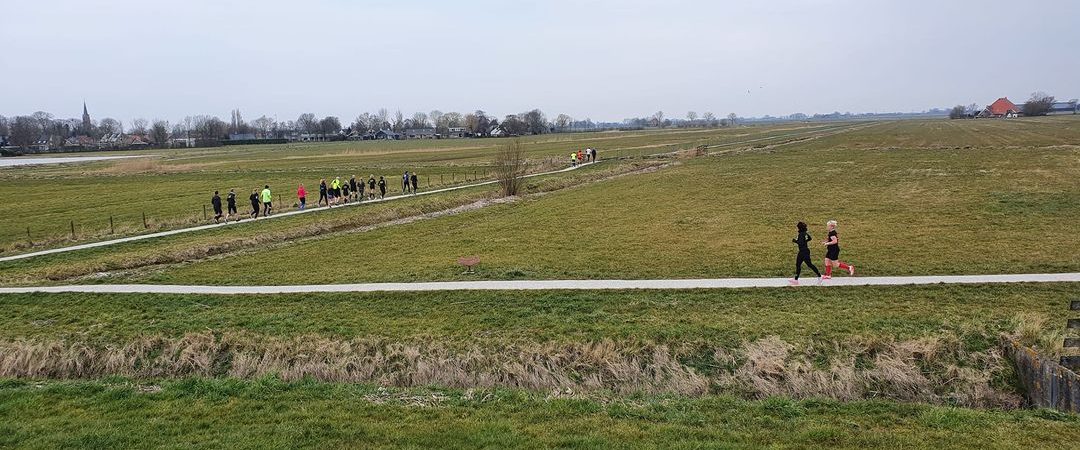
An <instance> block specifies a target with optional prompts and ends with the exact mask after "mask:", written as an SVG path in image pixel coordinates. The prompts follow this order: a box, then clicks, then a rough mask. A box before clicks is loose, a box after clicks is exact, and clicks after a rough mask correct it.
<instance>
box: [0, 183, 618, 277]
mask: <svg viewBox="0 0 1080 450" xmlns="http://www.w3.org/2000/svg"><path fill="white" fill-rule="evenodd" d="M593 164H597V163H583V164H578V165H577V166H576V167H567V168H565V169H560V170H553V171H550V172H543V173H534V174H531V175H525V177H524V178H533V177H542V176H545V175H555V174H559V173H564V172H569V171H571V170H577V169H580V168H582V167H585V166H590V165H593ZM498 182H499V181H498V180H491V181H482V182H479V183H472V184H463V185H460V186H453V187H448V188H442V189H433V190H430V191H424V192H420V193H417V194H402V195H393V196H389V197H386V198H381V199H377V200H365V201H363V202H357V203H346V204H344V205H338V206H334V207H333V208H331V207H328V206H322V207H311V208H307V209H304V210H295V211H288V212H283V213H278V214H273V215H271V216H269V217H259V218H257V219H244V220H241V221H239V222H228V223H211V224H207V225H199V226H195V227H190V228H177V229H175V230H169V231H159V232H157V233H148V234H140V235H136V236H129V237H125V238H119V239H110V240H108V241H98V242H89V243H86V244H80V245H72V246H70V247H60V248H53V249H49V250H41V251H37V252H30V253H22V254H18V255H11V256H4V257H0V262H5V261H15V260H19V259H26V258H33V257H35V256H44V255H51V254H55V253H64V252H73V251H76V250H85V249H88V248H98V247H107V246H110V245H116V244H122V243H125V242H135V241H142V240H146V239H155V238H160V237H165V236H172V235H174V234H181V233H190V232H193V231H202V230H211V229H214V228H218V227H228V226H235V225H239V224H245V223H251V222H254V221H260V220H273V219H277V218H281V217H289V216H295V215H298V214H310V213H314V212H317V211H325V210H328V209H338V208H349V207H354V206H361V205H370V204H373V203H384V202H389V201H394V200H402V199H406V198H413V197H419V196H424V195H432V194H439V193H443V192H450V191H459V190H462V189H468V188H474V187H478V186H487V185H491V184H497V183H498Z"/></svg>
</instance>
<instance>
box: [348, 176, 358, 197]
mask: <svg viewBox="0 0 1080 450" xmlns="http://www.w3.org/2000/svg"><path fill="white" fill-rule="evenodd" d="M349 190H351V191H352V193H353V195H354V196H356V195H357V194H359V193H360V191H359V190H357V187H356V175H353V176H352V178H350V179H349Z"/></svg>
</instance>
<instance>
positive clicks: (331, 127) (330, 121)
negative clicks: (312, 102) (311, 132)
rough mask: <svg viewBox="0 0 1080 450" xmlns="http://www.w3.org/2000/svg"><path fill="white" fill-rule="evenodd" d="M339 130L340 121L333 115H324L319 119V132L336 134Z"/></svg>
mask: <svg viewBox="0 0 1080 450" xmlns="http://www.w3.org/2000/svg"><path fill="white" fill-rule="evenodd" d="M339 132H341V121H340V120H338V118H337V117H334V116H326V117H325V118H323V120H320V121H319V133H322V134H324V135H325V134H338V133H339Z"/></svg>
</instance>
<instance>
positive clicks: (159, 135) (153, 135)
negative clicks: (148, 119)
mask: <svg viewBox="0 0 1080 450" xmlns="http://www.w3.org/2000/svg"><path fill="white" fill-rule="evenodd" d="M150 140H151V141H153V142H154V144H156V145H157V146H158V147H164V146H165V144H166V143H167V142H168V141H169V122H166V121H164V120H155V121H154V124H153V125H151V126H150Z"/></svg>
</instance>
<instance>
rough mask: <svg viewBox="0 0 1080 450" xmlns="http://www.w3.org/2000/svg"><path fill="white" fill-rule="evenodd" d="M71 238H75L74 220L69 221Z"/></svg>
mask: <svg viewBox="0 0 1080 450" xmlns="http://www.w3.org/2000/svg"><path fill="white" fill-rule="evenodd" d="M71 239H72V240H75V221H74V220H72V221H71Z"/></svg>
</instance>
